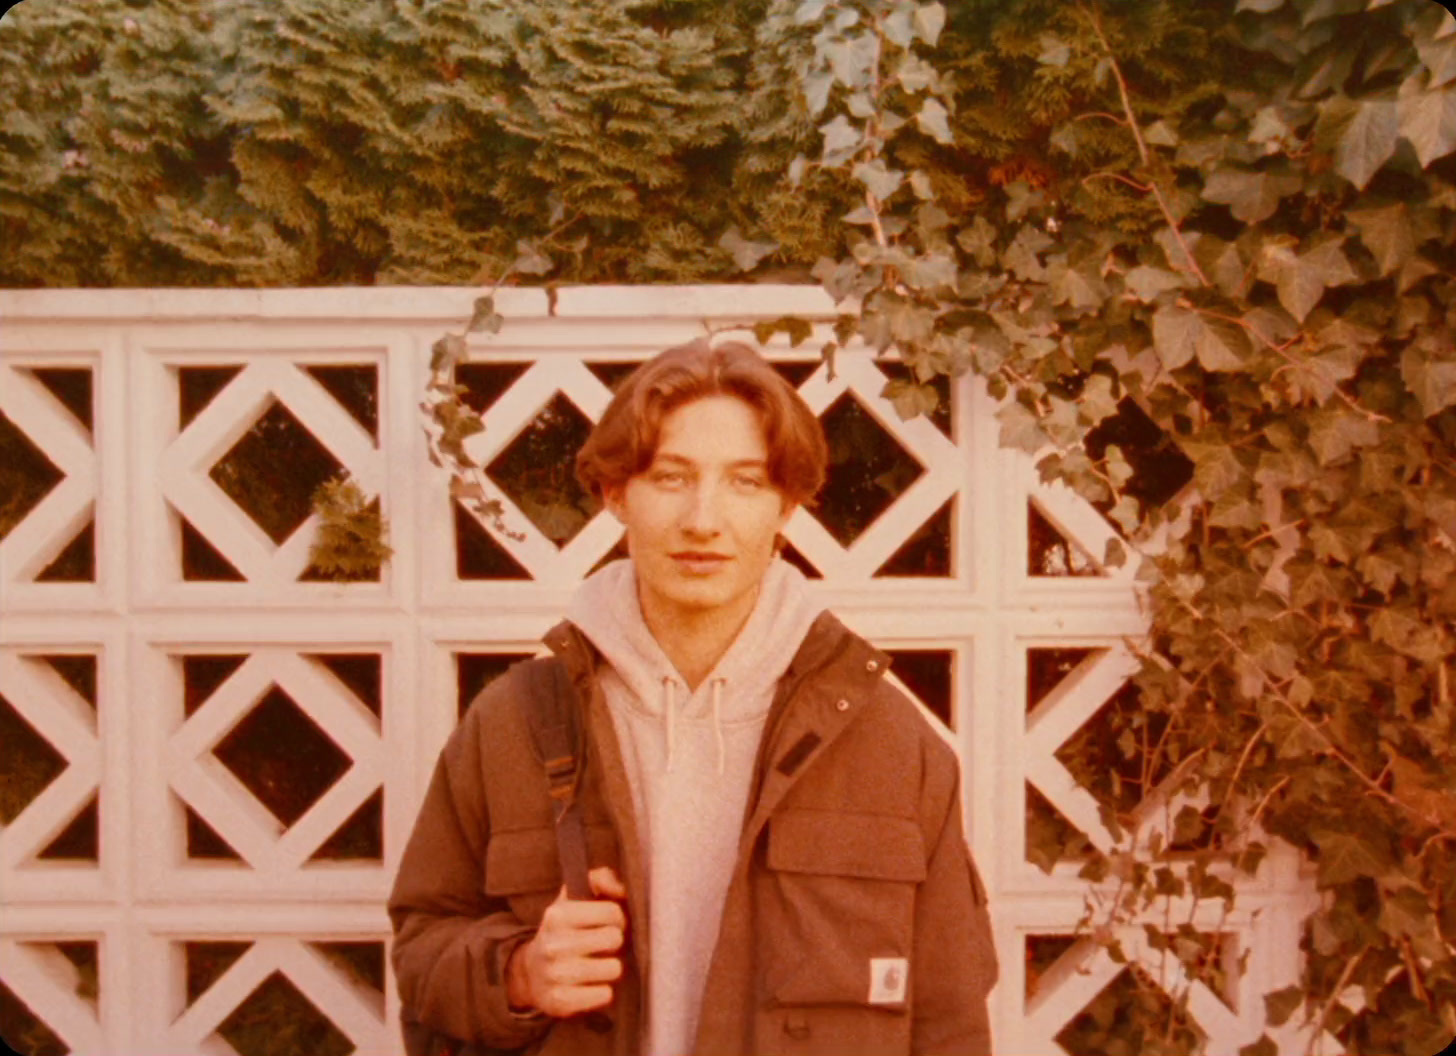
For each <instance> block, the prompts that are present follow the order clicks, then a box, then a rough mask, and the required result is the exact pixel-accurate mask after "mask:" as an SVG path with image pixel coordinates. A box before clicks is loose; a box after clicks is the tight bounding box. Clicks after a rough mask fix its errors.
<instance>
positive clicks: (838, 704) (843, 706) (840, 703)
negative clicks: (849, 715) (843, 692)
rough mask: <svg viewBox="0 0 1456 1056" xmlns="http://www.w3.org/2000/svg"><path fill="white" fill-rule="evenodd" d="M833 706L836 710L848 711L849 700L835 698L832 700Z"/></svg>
mask: <svg viewBox="0 0 1456 1056" xmlns="http://www.w3.org/2000/svg"><path fill="white" fill-rule="evenodd" d="M834 708H835V710H836V711H848V710H849V701H847V700H836V701H835V702H834Z"/></svg>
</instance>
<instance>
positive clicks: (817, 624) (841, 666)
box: [543, 609, 890, 721]
mask: <svg viewBox="0 0 1456 1056" xmlns="http://www.w3.org/2000/svg"><path fill="white" fill-rule="evenodd" d="M543 641H544V642H545V643H546V645H547V647H548V648H550V649H551V651H552V652H553V653H555V654H556V655H557V656H559V657H561V659H562V660H563V661H564V662H565V663H566V669H567V671H568V672H570V674H571V678H572V681H573V682H577V683H578V684H580V683H582V682H584V681H585V680H587V679H590V678H591V677H592V676H593V675H595V674H596V667H597V663H598V661H599V660H600V658H601V654H600V653H599V652H598V651H597V648H596V646H594V645H592V644H591V641H590V640H589V639H588V638H587V637H586V635H584V634H582V632H581V630H580V629H579V628H578V627H577V626H576V625H575V624H574V623H572V622H571V621H570V620H562V621H561V622H560V623H558V624H556V626H554V627H552V628H551V630H549V631H547V632H546V635H545V637H544V639H543ZM889 661H890V658H889V656H888V655H887V654H886V653H884V652H882V651H881V650H879V649H876V648H875V647H874V646H872V645H870V644H869V642H867V641H865V640H864V639H863V638H861V637H860V636H859V635H857V634H855V633H854V632H853V631H851V630H850V629H849V628H848V627H846V626H845V625H844V624H843V623H842V622H841V621H840V620H839V617H837V616H835V615H834V614H833V613H832V612H830V611H829V610H827V609H826V610H825V611H823V612H821V613H820V614H819V615H818V616H817V617H816V618H815V620H814V622H813V624H811V625H810V627H809V631H808V633H807V634H805V635H804V640H803V641H802V642H801V643H800V644H799V649H798V651H797V652H796V653H795V654H794V658H793V659H792V660H791V661H789V669H788V671H787V673H786V674H785V676H784V679H783V683H784V684H787V685H792V684H795V683H797V682H798V681H799V680H800V679H802V678H803V677H805V676H806V675H808V674H809V673H811V672H813V671H817V670H818V669H819V668H821V667H824V666H825V665H827V664H830V663H831V662H832V663H833V668H832V670H830V671H826V672H825V675H826V676H827V677H830V678H831V679H832V680H833V681H834V682H835V683H839V682H840V680H841V679H843V688H844V691H845V692H847V693H857V692H863V691H864V690H865V689H868V688H869V686H870V685H872V684H873V683H874V682H875V681H877V680H878V679H879V677H880V675H882V674H883V673H884V672H885V670H886V669H887V668H888V667H889ZM770 721H772V720H770Z"/></svg>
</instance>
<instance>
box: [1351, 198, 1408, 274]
mask: <svg viewBox="0 0 1456 1056" xmlns="http://www.w3.org/2000/svg"><path fill="white" fill-rule="evenodd" d="M1345 217H1346V219H1348V220H1349V221H1350V222H1351V223H1352V224H1354V225H1355V227H1356V229H1357V230H1358V231H1359V232H1360V241H1361V242H1363V243H1365V248H1366V249H1368V250H1370V253H1371V255H1372V256H1373V257H1374V258H1375V262H1376V263H1377V264H1379V265H1380V274H1381V275H1382V276H1385V275H1389V274H1391V273H1392V272H1394V271H1399V270H1400V269H1401V268H1402V267H1403V266H1404V265H1405V263H1406V261H1408V260H1410V259H1411V257H1412V256H1414V255H1415V251H1416V235H1415V227H1414V225H1413V224H1412V223H1411V217H1410V210H1409V209H1408V208H1407V206H1406V204H1405V203H1404V202H1396V203H1395V204H1394V205H1387V206H1384V207H1381V208H1376V209H1355V210H1351V211H1350V212H1348V213H1346V214H1345Z"/></svg>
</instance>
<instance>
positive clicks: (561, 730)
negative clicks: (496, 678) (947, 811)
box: [461, 656, 612, 1056]
mask: <svg viewBox="0 0 1456 1056" xmlns="http://www.w3.org/2000/svg"><path fill="white" fill-rule="evenodd" d="M527 670H528V671H529V673H530V677H531V682H530V697H529V702H528V705H527V708H526V716H527V722H529V723H530V726H531V736H532V737H533V738H534V739H535V741H536V750H537V751H538V752H539V753H540V756H541V765H542V766H544V767H545V769H546V781H547V784H548V786H549V790H550V793H551V800H552V802H553V803H554V804H555V806H556V852H557V855H558V856H559V857H560V859H561V877H562V880H563V881H564V882H565V884H566V897H567V898H570V899H577V900H589V899H591V898H592V897H594V896H593V894H592V889H591V881H590V880H589V879H588V878H587V867H588V862H587V853H586V827H585V825H584V824H583V823H582V820H581V806H580V804H578V803H577V801H576V790H577V785H578V783H579V782H580V781H581V775H582V772H583V771H584V770H585V769H586V738H585V737H583V736H582V735H581V727H580V718H581V697H580V695H579V694H578V693H577V692H576V686H575V685H573V684H572V681H571V675H570V673H569V672H568V671H567V670H566V664H565V663H563V662H562V661H561V659H560V658H559V657H555V656H550V657H544V658H541V659H538V660H534V661H531V663H530V666H529V667H528V668H527ZM582 1020H583V1022H584V1023H585V1024H586V1026H587V1028H588V1029H589V1030H592V1031H594V1032H596V1033H598V1034H604V1033H606V1032H608V1031H610V1030H611V1029H612V1019H611V1016H610V1015H608V1014H607V1013H606V1012H604V1011H602V1010H601V1009H597V1010H595V1011H592V1012H587V1013H586V1014H585V1015H583V1017H582ZM461 1056H465V1054H464V1053H462V1054H461Z"/></svg>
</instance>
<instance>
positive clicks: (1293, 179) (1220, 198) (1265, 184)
mask: <svg viewBox="0 0 1456 1056" xmlns="http://www.w3.org/2000/svg"><path fill="white" fill-rule="evenodd" d="M1301 185H1302V184H1301V181H1300V179H1299V177H1298V176H1293V175H1289V174H1284V173H1277V172H1255V171H1251V170H1248V169H1219V170H1217V171H1216V172H1214V173H1213V174H1212V175H1211V176H1209V177H1208V180H1207V182H1205V183H1204V185H1203V198H1204V200H1205V201H1209V202H1214V203H1216V204H1218V205H1227V206H1228V207H1229V211H1230V212H1232V213H1233V215H1234V219H1236V220H1242V221H1243V222H1244V223H1246V224H1257V223H1258V222H1259V221H1261V220H1267V219H1268V218H1269V217H1271V216H1273V215H1274V210H1275V209H1277V208H1279V202H1280V201H1281V200H1282V199H1283V198H1284V197H1285V195H1289V194H1293V193H1294V192H1295V191H1297V190H1299V188H1300V186H1301Z"/></svg>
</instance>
